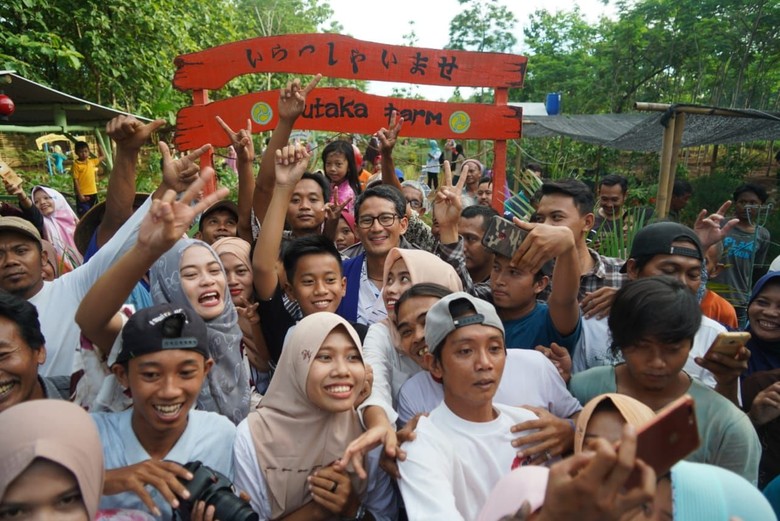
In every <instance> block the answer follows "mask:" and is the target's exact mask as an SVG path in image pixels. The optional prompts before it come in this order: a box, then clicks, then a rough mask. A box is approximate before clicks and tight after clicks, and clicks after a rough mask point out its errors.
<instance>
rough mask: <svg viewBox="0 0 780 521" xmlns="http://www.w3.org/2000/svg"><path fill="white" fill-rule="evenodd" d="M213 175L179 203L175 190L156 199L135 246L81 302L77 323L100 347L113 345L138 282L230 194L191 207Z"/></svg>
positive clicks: (223, 191) (208, 172)
mask: <svg viewBox="0 0 780 521" xmlns="http://www.w3.org/2000/svg"><path fill="white" fill-rule="evenodd" d="M213 175H214V171H213V170H211V169H208V170H206V171H204V174H203V176H202V177H201V178H199V179H198V180H197V181H195V182H194V183H192V184H191V185H190V187H189V188H188V189H187V191H186V192H184V194H182V196H181V198H180V199H179V200H178V201H177V200H176V192H174V191H173V190H168V191H167V192H166V193H165V195H164V196H163V197H162V199H156V200H154V201H153V202H152V208H151V209H150V210H149V212H148V213H147V214H146V215H145V216H144V219H143V221H142V222H141V227H140V229H139V230H138V240H137V241H136V243H135V245H134V246H133V247H132V248H131V249H130V250H129V251H128V252H127V253H126V254H124V255H123V256H122V257H121V258H120V259H119V260H118V261H117V262H115V263H114V264H113V265H112V266H111V267H110V268H109V269H108V270H107V271H106V272H105V273H103V275H102V276H101V277H100V278H98V279H97V281H96V282H95V283H94V285H93V286H92V289H90V290H89V291H88V292H87V294H86V295H85V296H84V298H83V299H82V301H81V305H80V306H79V309H78V310H77V311H76V323H78V325H79V327H80V328H81V330H82V331H83V333H84V335H85V336H86V337H87V338H89V339H90V340H92V342H94V343H95V344H96V345H98V346H100V348H102V349H104V350H108V349H110V348H111V346H112V345H113V344H114V341H115V340H116V337H117V335H118V334H119V331H120V330H121V328H122V321H121V318H120V317H119V315H118V314H117V312H118V311H119V309H120V308H121V307H122V304H123V303H124V301H125V300H126V299H127V297H128V295H130V292H131V291H132V290H133V287H134V286H135V284H136V282H137V281H138V280H139V279H141V277H143V275H144V274H145V273H146V272H147V271H148V270H149V268H150V267H151V266H152V264H154V262H155V261H156V260H157V259H158V258H159V257H160V256H161V255H162V254H163V253H165V252H166V251H168V250H169V249H170V248H171V247H172V246H173V245H174V244H175V243H176V241H178V240H179V239H180V238H181V236H182V235H183V234H184V233H186V231H187V230H188V229H189V227H190V225H191V224H192V221H193V219H194V218H195V216H196V215H197V214H198V213H200V212H202V211H203V210H205V209H206V208H208V207H209V206H210V205H212V204H214V203H215V202H216V201H218V200H220V199H222V198H223V197H225V196H226V195H227V193H228V190H227V189H226V188H222V189H220V190H217V191H216V192H215V193H213V194H210V195H208V196H206V197H204V198H203V199H201V200H200V201H198V202H197V203H196V204H194V205H193V206H190V203H191V202H192V201H193V200H195V198H197V197H198V194H199V193H200V191H201V189H202V188H203V186H204V185H205V181H206V180H207V179H209V178H211V177H213ZM104 354H108V353H104Z"/></svg>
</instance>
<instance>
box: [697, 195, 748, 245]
mask: <svg viewBox="0 0 780 521" xmlns="http://www.w3.org/2000/svg"><path fill="white" fill-rule="evenodd" d="M730 207H731V201H726V202H725V203H723V204H722V205H720V208H718V211H717V212H715V213H713V214H711V215H709V216H708V215H707V210H706V209H705V210H702V211H700V212H699V215H698V216H696V223H695V224H694V225H693V231H694V232H696V235H697V236H698V237H699V241H701V247H702V250H703V251H706V250H707V248H709V247H710V246H712V245H713V244H715V243H716V242H720V241H722V240H723V239H724V238H725V237H726V236H727V235H728V234H729V232H730V231H731V229H732V228H734V227H735V226H736V225H737V223H738V222H739V219H731V220H729V221H728V222H726V224H723V223H724V221H726V212H727V211H728V210H729V208H730Z"/></svg>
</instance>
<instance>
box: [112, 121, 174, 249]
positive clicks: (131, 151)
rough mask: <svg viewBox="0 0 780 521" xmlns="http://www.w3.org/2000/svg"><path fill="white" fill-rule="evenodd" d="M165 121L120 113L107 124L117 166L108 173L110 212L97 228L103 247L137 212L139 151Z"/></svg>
mask: <svg viewBox="0 0 780 521" xmlns="http://www.w3.org/2000/svg"><path fill="white" fill-rule="evenodd" d="M164 124H165V120H164V119H157V120H155V121H152V122H151V123H147V124H144V123H141V122H140V121H138V120H137V119H136V118H135V117H134V116H124V115H122V116H117V117H115V118H114V119H112V120H111V121H109V122H108V123H107V124H106V134H108V137H110V138H111V139H113V140H114V142H115V143H116V154H115V155H114V168H113V170H111V174H110V175H109V176H108V190H107V191H106V212H105V214H104V215H103V220H102V221H101V222H100V224H99V225H98V228H97V246H98V248H100V247H101V246H103V245H104V244H105V243H107V242H108V241H109V239H111V237H113V236H114V234H115V233H116V231H117V230H118V229H119V228H120V227H121V226H122V224H124V223H125V221H127V219H129V218H130V215H132V213H133V201H134V200H135V178H136V165H137V163H138V154H139V152H140V150H141V147H142V146H143V145H144V144H145V143H147V142H148V141H149V138H150V137H151V135H152V133H153V132H154V131H155V130H157V129H158V128H160V127H161V126H163V125H164Z"/></svg>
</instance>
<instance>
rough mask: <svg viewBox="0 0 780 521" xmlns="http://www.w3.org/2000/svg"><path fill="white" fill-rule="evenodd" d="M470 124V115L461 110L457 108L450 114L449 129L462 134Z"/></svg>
mask: <svg viewBox="0 0 780 521" xmlns="http://www.w3.org/2000/svg"><path fill="white" fill-rule="evenodd" d="M470 126H471V117H470V116H469V115H468V114H466V113H465V112H463V111H462V110H457V111H455V112H453V113H452V115H451V116H450V130H452V131H453V132H455V133H456V134H463V133H464V132H466V131H467V130H468V129H469V127H470Z"/></svg>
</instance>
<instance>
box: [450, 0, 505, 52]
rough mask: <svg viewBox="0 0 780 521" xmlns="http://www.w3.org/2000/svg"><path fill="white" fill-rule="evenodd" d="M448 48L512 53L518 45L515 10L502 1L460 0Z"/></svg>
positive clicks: (451, 25) (453, 19) (452, 23)
mask: <svg viewBox="0 0 780 521" xmlns="http://www.w3.org/2000/svg"><path fill="white" fill-rule="evenodd" d="M458 3H459V4H460V5H461V8H460V9H459V10H458V14H456V15H455V16H454V17H453V18H452V21H451V22H450V38H449V42H448V43H447V46H446V48H447V49H457V50H461V51H479V52H511V51H512V50H513V49H514V47H515V45H516V44H517V38H515V35H514V27H515V23H516V22H517V19H516V18H515V15H514V13H512V11H510V10H509V9H508V8H507V7H506V6H505V5H503V4H501V3H499V2H498V0H487V1H485V0H458Z"/></svg>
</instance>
